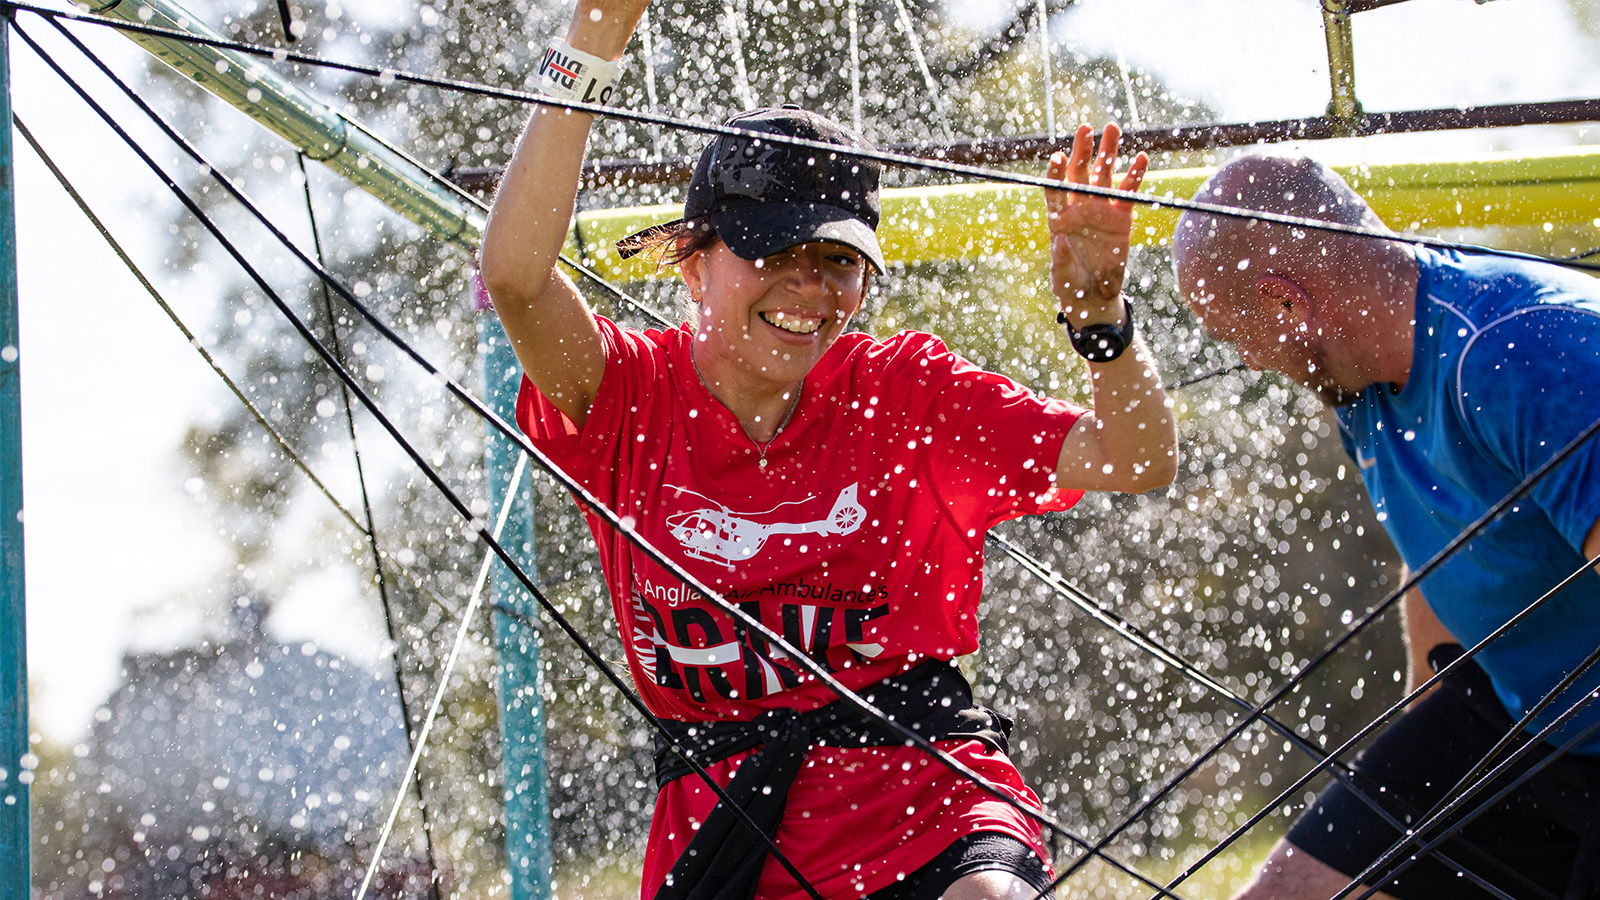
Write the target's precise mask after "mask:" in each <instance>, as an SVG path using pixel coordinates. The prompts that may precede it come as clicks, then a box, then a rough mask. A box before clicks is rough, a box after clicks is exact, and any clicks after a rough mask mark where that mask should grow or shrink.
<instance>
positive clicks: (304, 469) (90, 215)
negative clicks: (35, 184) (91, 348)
mask: <svg viewBox="0 0 1600 900" xmlns="http://www.w3.org/2000/svg"><path fill="white" fill-rule="evenodd" d="M11 120H12V122H14V123H15V124H16V126H17V132H18V133H19V134H21V135H22V137H23V139H24V140H26V141H27V142H28V144H29V146H31V147H32V148H33V151H34V153H36V154H37V155H38V157H39V161H40V162H42V163H44V165H45V168H47V169H49V170H50V174H51V175H53V176H55V179H56V182H57V183H58V184H60V185H61V188H62V190H64V191H66V192H67V196H68V197H69V198H71V199H72V201H73V202H74V203H75V204H76V205H77V207H78V211H79V212H81V213H83V216H84V218H86V219H88V220H89V224H90V225H92V226H94V229H95V231H97V232H99V234H100V237H101V238H102V239H103V240H105V242H106V246H108V247H109V248H111V252H112V253H114V254H116V256H117V258H118V259H120V260H121V261H122V263H123V265H124V266H126V267H127V269H128V274H130V275H132V276H133V278H134V280H135V281H137V282H139V285H140V286H141V287H143V288H144V289H145V292H146V293H147V294H149V295H150V298H151V299H152V300H154V301H155V303H156V306H158V307H160V309H161V311H162V312H163V313H165V314H166V316H167V319H168V320H169V321H171V322H172V325H173V327H175V328H177V329H178V332H179V333H180V334H182V335H183V338H184V340H185V341H186V342H188V344H189V346H191V347H193V348H194V351H195V352H196V353H198V354H199V355H200V358H201V359H202V360H204V361H205V363H206V365H207V366H209V367H210V368H211V371H212V372H213V373H214V374H215V375H216V376H217V378H218V379H219V380H220V381H221V382H222V384H223V386H224V387H226V388H227V389H228V392H229V393H231V394H233V396H234V398H235V399H237V400H238V401H239V404H240V405H241V406H243V407H244V409H245V411H246V412H248V413H249V414H250V417H251V418H253V419H255V421H256V424H257V425H259V426H261V429H262V430H263V431H265V432H266V433H267V436H268V437H269V438H271V439H272V442H273V443H275V444H277V446H278V449H279V450H280V451H282V452H283V454H284V456H285V457H286V458H287V459H288V460H289V462H290V463H292V464H293V465H294V467H295V468H297V469H299V470H300V472H301V474H303V475H305V476H306V480H307V481H310V482H311V484H312V486H313V487H315V488H316V489H317V491H318V493H320V494H322V496H323V497H324V498H325V499H326V500H327V501H328V504H329V505H330V506H332V507H333V509H334V511H335V512H337V513H338V514H339V515H340V517H341V518H343V519H344V520H345V522H346V523H347V524H348V525H349V526H350V527H351V528H353V529H355V531H356V533H357V534H359V535H361V536H362V537H363V538H366V537H368V536H369V532H368V531H367V528H366V526H364V525H362V524H361V522H360V521H358V520H357V519H356V517H355V514H354V513H352V512H351V511H350V510H348V509H346V508H345V506H344V504H343V503H341V502H339V498H337V497H335V496H334V495H333V490H332V489H331V488H329V487H328V486H327V484H325V483H324V482H323V481H322V479H321V478H319V477H318V476H317V473H316V471H315V470H314V469H312V468H311V464H310V463H309V462H307V461H306V459H305V457H303V456H301V455H300V454H299V453H298V452H297V451H296V450H295V449H294V447H292V446H290V444H289V440H288V438H285V437H284V436H283V435H282V434H280V433H279V432H278V430H277V428H276V427H275V426H273V424H272V423H271V422H270V421H268V420H267V416H266V414H265V413H263V412H262V411H261V409H260V408H259V407H257V406H256V405H255V402H254V401H252V400H251V399H250V398H249V397H248V396H246V395H245V392H244V389H243V388H241V387H240V386H239V384H238V382H236V381H234V380H233V377H232V376H230V375H229V374H228V373H227V372H226V371H224V370H223V368H222V366H221V364H219V363H218V362H217V360H216V357H214V356H212V354H211V351H210V350H208V349H206V346H205V344H204V343H202V342H201V340H200V338H199V336H197V335H196V334H195V333H194V332H193V331H191V330H189V326H187V325H185V324H184V323H183V320H182V319H181V318H179V316H178V313H177V310H175V309H173V308H172V305H171V304H170V303H168V302H167V300H166V298H165V297H163V296H162V295H161V292H160V291H159V290H157V289H156V286H155V285H154V284H153V283H152V282H151V281H150V279H149V278H148V277H146V276H145V274H144V272H143V271H141V270H140V269H139V266H138V264H137V263H135V262H134V261H133V258H132V257H131V256H130V255H129V254H128V252H127V250H126V249H124V248H123V246H122V244H121V243H120V242H119V241H118V240H117V239H116V237H115V236H113V235H112V234H111V230H110V229H109V228H108V227H106V224H105V222H104V221H103V220H102V219H101V218H100V217H99V216H98V215H97V214H96V213H95V211H94V210H92V209H90V208H89V204H88V201H86V200H85V199H84V198H83V195H82V194H80V193H78V190H77V188H75V187H73V186H72V183H71V182H70V181H69V180H68V179H67V176H66V174H65V173H63V172H62V171H61V169H60V167H59V166H57V165H56V163H55V160H53V159H51V157H50V155H49V154H48V153H47V152H45V149H44V147H43V146H42V145H41V144H40V143H39V141H38V139H37V138H36V137H34V135H33V132H32V131H30V130H29V129H28V127H27V126H26V125H24V124H23V122H22V120H21V119H20V118H19V117H18V116H17V115H16V114H15V113H13V114H12V117H11ZM391 565H398V567H399V569H400V571H401V572H403V573H405V574H406V575H407V576H408V577H410V579H411V582H412V584H413V585H414V586H415V587H416V588H417V589H418V590H419V591H422V592H423V593H424V594H425V595H426V596H427V598H428V600H429V602H431V603H433V604H434V605H435V606H437V607H439V608H440V609H441V610H443V611H444V612H445V613H447V614H449V615H450V616H451V617H459V616H460V615H461V610H460V609H459V608H458V607H457V606H456V605H455V604H453V603H451V602H449V601H448V600H446V599H445V598H443V597H441V596H439V594H438V592H437V591H435V590H433V589H432V588H430V587H428V585H427V584H426V582H424V581H423V580H422V578H421V576H419V575H417V574H416V573H415V572H412V571H411V570H410V569H409V568H408V567H406V566H405V565H401V564H398V563H391Z"/></svg>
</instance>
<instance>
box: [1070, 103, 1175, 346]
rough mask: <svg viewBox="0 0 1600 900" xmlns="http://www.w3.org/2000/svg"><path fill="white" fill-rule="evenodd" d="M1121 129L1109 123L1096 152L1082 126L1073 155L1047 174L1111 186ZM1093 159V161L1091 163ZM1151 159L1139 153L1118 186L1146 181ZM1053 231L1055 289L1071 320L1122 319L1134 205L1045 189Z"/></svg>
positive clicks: (1083, 322)
mask: <svg viewBox="0 0 1600 900" xmlns="http://www.w3.org/2000/svg"><path fill="white" fill-rule="evenodd" d="M1121 139H1122V130H1121V129H1120V128H1118V127H1117V126H1116V125H1114V124H1107V125H1106V127H1105V131H1104V132H1102V134H1101V138H1100V152H1099V154H1098V155H1096V154H1095V152H1094V132H1093V129H1091V128H1090V127H1089V126H1088V125H1079V126H1078V133H1077V134H1076V135H1075V136H1074V137H1073V140H1072V155H1071V156H1070V157H1068V156H1067V154H1065V153H1062V152H1060V151H1057V152H1056V153H1054V154H1052V155H1051V156H1050V163H1049V166H1048V168H1047V169H1046V175H1047V176H1048V177H1049V178H1052V179H1055V180H1057V181H1065V182H1066V183H1068V184H1083V185H1093V186H1096V187H1103V188H1109V187H1110V186H1111V174H1112V172H1114V171H1116V165H1117V144H1118V143H1119V142H1120V141H1121ZM1091 158H1093V163H1092V165H1091V162H1090V160H1091ZM1149 167H1150V158H1149V157H1148V156H1146V155H1145V154H1144V153H1140V154H1139V155H1138V156H1135V157H1134V158H1133V162H1132V163H1131V164H1130V165H1129V166H1128V171H1127V172H1126V173H1125V174H1124V175H1123V176H1122V181H1121V182H1120V183H1119V184H1118V185H1117V187H1118V188H1119V189H1120V190H1124V191H1136V190H1138V189H1139V185H1140V184H1141V183H1142V182H1143V181H1144V173H1145V170H1146V169H1148V168H1149ZM1045 209H1046V212H1047V214H1048V219H1049V227H1050V286H1051V288H1053V289H1054V290H1055V294H1056V298H1057V299H1058V300H1060V301H1061V310H1062V312H1063V313H1065V314H1066V315H1067V316H1068V321H1069V322H1070V323H1071V324H1072V325H1073V326H1074V327H1078V328H1081V327H1083V326H1084V325H1088V324H1092V323H1096V322H1120V321H1121V320H1122V300H1121V299H1120V298H1121V296H1122V280H1123V276H1124V275H1125V274H1126V271H1127V267H1128V235H1129V232H1130V231H1131V230H1132V228H1133V204H1131V203H1129V202H1128V201H1126V200H1117V199H1112V198H1108V197H1097V196H1093V195H1090V194H1081V193H1074V192H1071V191H1062V190H1047V191H1045Z"/></svg>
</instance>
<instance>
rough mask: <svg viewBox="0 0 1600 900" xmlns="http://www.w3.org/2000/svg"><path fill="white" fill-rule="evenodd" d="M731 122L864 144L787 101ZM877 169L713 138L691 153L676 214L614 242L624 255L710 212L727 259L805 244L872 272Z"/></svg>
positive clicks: (745, 140)
mask: <svg viewBox="0 0 1600 900" xmlns="http://www.w3.org/2000/svg"><path fill="white" fill-rule="evenodd" d="M727 124H728V125H730V126H733V127H735V128H742V129H745V130H747V131H759V132H766V133H770V134H778V135H785V136H788V137H794V138H800V139H802V140H807V141H816V142H818V143H826V144H837V145H840V146H841V147H845V148H855V149H861V150H868V149H871V145H870V144H868V143H867V141H866V139H865V138H863V137H861V136H860V135H858V134H856V133H855V132H853V131H851V130H850V129H848V128H845V127H844V126H842V125H840V124H838V123H837V122H834V121H832V120H831V119H828V118H826V117H824V116H820V115H818V114H816V113H814V112H811V111H809V110H804V109H800V108H799V107H795V106H783V107H777V108H763V109H754V110H750V111H749V112H744V113H740V114H739V115H736V116H734V117H733V118H731V119H729V120H728V121H727ZM878 170H879V166H878V163H877V162H876V161H875V160H871V159H861V158H859V157H856V156H851V155H849V154H848V153H846V152H843V151H828V150H820V149H817V148H814V147H798V146H795V145H793V144H788V143H783V142H780V141H766V140H762V139H761V138H760V137H748V136H745V135H719V136H718V137H717V138H716V140H714V141H712V142H711V144H710V145H709V146H708V147H706V149H705V151H704V152H702V153H701V154H700V161H699V163H698V164H697V165H696V166H695V169H694V177H693V178H691V179H690V180H689V194H688V196H687V197H686V198H685V200H684V204H683V218H681V219H675V220H673V221H671V222H667V223H664V224H661V225H657V226H655V227H653V228H647V229H645V230H644V231H641V232H638V233H637V234H633V235H630V236H629V237H626V238H623V239H622V240H620V241H618V242H617V253H618V254H619V255H621V256H622V258H623V259H627V258H628V257H630V256H633V255H634V254H636V253H638V252H639V251H641V250H642V249H644V247H645V244H646V240H647V239H648V238H649V237H651V236H653V235H656V234H659V233H661V232H662V231H665V230H670V229H675V228H676V227H677V226H679V225H681V224H682V223H683V222H684V221H686V220H692V219H696V218H699V217H701V216H709V217H710V219H711V225H712V227H714V228H715V229H716V230H717V236H718V237H720V238H722V241H723V243H725V244H727V245H728V249H729V250H732V251H733V253H734V255H735V256H738V257H740V258H741V259H748V260H757V259H762V258H763V257H767V256H771V255H772V254H774V253H778V252H780V251H783V250H787V249H789V248H790V247H795V246H798V245H800V244H806V243H810V242H812V241H829V242H831V243H835V244H843V245H844V246H846V247H850V248H853V249H855V250H857V251H859V252H860V253H861V255H862V256H865V257H866V258H867V259H868V261H870V262H871V263H872V265H873V266H874V267H876V268H877V270H878V271H879V272H882V271H883V270H884V265H883V250H882V248H880V247H879V246H878V236H877V234H876V233H875V232H876V229H877V227H878V217H879V210H878Z"/></svg>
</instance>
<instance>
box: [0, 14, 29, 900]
mask: <svg viewBox="0 0 1600 900" xmlns="http://www.w3.org/2000/svg"><path fill="white" fill-rule="evenodd" d="M10 34H11V21H10V17H9V16H8V17H6V18H5V19H4V20H0V896H5V897H27V896H29V895H30V894H31V893H32V889H31V880H32V878H31V866H30V863H31V850H32V845H31V840H30V837H29V822H28V815H29V804H28V773H29V769H30V767H28V766H27V764H26V760H27V759H28V758H29V750H28V645H27V628H26V625H25V622H26V615H25V614H26V603H25V602H24V598H25V594H24V591H23V584H24V582H23V578H22V359H21V355H20V353H19V351H18V347H19V346H20V343H19V341H18V332H19V330H20V329H19V327H18V324H17V227H16V226H17V218H16V184H17V182H16V168H15V163H16V159H15V156H14V154H13V153H12V141H11V51H10V46H9V43H10Z"/></svg>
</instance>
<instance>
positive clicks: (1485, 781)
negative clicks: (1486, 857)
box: [1329, 650, 1600, 900]
mask: <svg viewBox="0 0 1600 900" xmlns="http://www.w3.org/2000/svg"><path fill="white" fill-rule="evenodd" d="M1595 658H1600V650H1597V651H1596V656H1595V657H1592V658H1591V662H1592V661H1593V659H1595ZM1597 699H1600V688H1595V689H1594V690H1592V691H1590V692H1589V693H1587V694H1585V695H1584V696H1582V697H1580V698H1578V700H1577V702H1575V703H1573V704H1572V706H1570V707H1568V708H1567V709H1566V710H1565V711H1563V712H1562V713H1561V715H1559V716H1557V717H1556V718H1555V719H1554V720H1552V721H1551V722H1550V724H1549V725H1546V726H1545V727H1544V728H1541V729H1540V730H1539V733H1538V734H1536V735H1534V736H1533V739H1532V740H1530V741H1529V742H1528V743H1527V745H1526V746H1523V747H1521V748H1519V749H1518V750H1517V752H1516V753H1514V754H1512V755H1511V756H1509V757H1507V758H1506V760H1505V761H1504V762H1502V763H1501V764H1500V765H1498V766H1496V767H1495V768H1494V769H1493V770H1491V771H1490V772H1488V773H1487V774H1485V775H1484V776H1483V778H1482V779H1480V780H1479V781H1478V783H1477V784H1474V785H1473V786H1472V787H1471V788H1470V789H1468V790H1467V791H1464V792H1463V793H1462V795H1461V796H1460V797H1458V798H1457V799H1456V800H1455V801H1453V802H1451V803H1449V804H1447V805H1445V806H1444V807H1442V808H1441V809H1440V810H1439V811H1438V812H1437V813H1436V814H1434V815H1433V816H1430V817H1429V818H1428V819H1426V820H1425V821H1423V822H1421V823H1419V824H1418V825H1417V826H1416V829H1415V832H1414V834H1415V835H1421V834H1424V833H1426V832H1427V831H1428V830H1429V829H1431V828H1433V826H1435V825H1437V824H1438V823H1439V822H1441V821H1442V820H1444V819H1445V818H1447V817H1449V816H1451V815H1453V814H1454V813H1455V812H1456V811H1457V810H1458V809H1460V808H1461V807H1462V806H1464V805H1466V803H1467V802H1468V801H1469V800H1471V799H1472V798H1473V797H1475V796H1477V795H1478V794H1479V793H1481V792H1482V791H1484V790H1485V789H1487V788H1488V786H1489V784H1490V783H1492V782H1493V781H1494V780H1495V779H1496V778H1499V777H1500V776H1502V775H1504V774H1505V773H1506V770H1508V769H1509V768H1510V767H1511V766H1513V765H1515V764H1517V763H1518V762H1520V761H1521V760H1522V757H1523V756H1525V755H1526V754H1527V753H1529V752H1531V751H1532V750H1534V749H1537V748H1538V747H1540V746H1541V745H1542V744H1543V743H1544V742H1545V741H1546V740H1548V739H1549V737H1550V736H1551V735H1552V734H1554V733H1555V732H1556V731H1557V730H1558V729H1560V728H1561V727H1562V726H1564V725H1565V724H1566V723H1568V722H1570V721H1572V719H1573V717H1575V716H1576V715H1577V714H1578V713H1580V712H1582V711H1583V710H1584V708H1585V707H1587V706H1589V705H1590V704H1591V703H1593V702H1595V701H1596V700H1597ZM1597 733H1600V722H1594V723H1592V724H1590V725H1588V726H1586V727H1585V728H1583V729H1582V730H1580V731H1579V732H1578V733H1577V734H1575V735H1573V736H1572V737H1571V738H1570V739H1569V740H1567V741H1566V742H1565V743H1563V744H1562V745H1561V746H1560V747H1557V748H1556V749H1555V751H1554V752H1552V753H1550V754H1549V755H1547V756H1546V757H1545V758H1544V759H1541V760H1539V761H1538V762H1537V763H1535V764H1534V765H1532V766H1530V767H1529V768H1528V770H1527V771H1526V772H1523V773H1521V774H1520V775H1518V776H1517V777H1516V778H1513V779H1512V780H1511V782H1510V783H1508V784H1507V785H1506V786H1505V787H1503V788H1501V789H1500V790H1499V791H1496V792H1495V793H1494V795H1493V796H1491V797H1489V799H1487V800H1485V801H1484V802H1482V803H1480V804H1478V806H1477V807H1476V808H1475V809H1473V810H1472V812H1470V813H1468V814H1467V815H1466V816H1464V817H1463V818H1462V820H1461V821H1459V822H1456V823H1454V824H1452V825H1451V827H1450V828H1447V829H1445V830H1444V831H1442V832H1440V833H1439V834H1438V835H1436V836H1434V837H1433V838H1431V839H1429V840H1428V841H1427V842H1425V843H1424V844H1423V846H1422V847H1421V848H1419V852H1418V853H1416V854H1414V855H1413V856H1412V858H1411V859H1408V860H1406V861H1405V862H1403V863H1401V864H1400V865H1398V866H1396V867H1395V870H1394V871H1393V872H1391V873H1389V874H1388V875H1387V876H1385V878H1384V880H1383V882H1381V883H1380V884H1379V885H1374V886H1372V887H1368V888H1367V889H1366V890H1365V891H1363V892H1362V894H1361V896H1360V897H1359V898H1357V900H1366V898H1368V897H1371V896H1372V895H1373V894H1374V893H1377V891H1378V890H1379V889H1380V887H1381V885H1382V884H1387V883H1389V882H1390V881H1393V880H1394V879H1395V878H1397V877H1399V875H1400V873H1401V872H1404V871H1405V870H1406V869H1408V868H1410V867H1411V864H1412V863H1414V862H1415V861H1416V858H1417V857H1419V856H1421V855H1422V853H1424V852H1426V851H1428V850H1431V849H1433V848H1434V847H1437V846H1438V845H1439V844H1442V843H1443V842H1445V841H1447V840H1449V839H1450V838H1451V837H1452V836H1454V835H1455V833H1456V832H1458V831H1459V830H1460V829H1461V828H1463V827H1465V826H1466V825H1467V823H1469V822H1471V821H1473V820H1474V819H1476V818H1477V817H1478V816H1480V815H1482V814H1483V813H1485V812H1488V811H1489V810H1491V809H1493V808H1494V807H1495V806H1496V805H1498V804H1499V803H1500V802H1501V801H1502V800H1504V799H1505V798H1507V797H1509V796H1511V794H1512V792H1513V791H1516V790H1518V789H1519V788H1521V787H1522V786H1523V785H1524V784H1526V783H1528V781H1530V780H1532V778H1533V777H1534V776H1535V775H1537V774H1539V773H1540V772H1542V771H1544V769H1545V768H1546V767H1548V766H1550V765H1551V764H1552V763H1554V762H1555V761H1556V760H1558V759H1561V758H1562V757H1564V756H1565V755H1566V754H1568V753H1571V752H1572V750H1573V749H1574V748H1575V747H1577V746H1578V745H1579V744H1581V743H1583V742H1584V741H1587V740H1588V739H1589V738H1591V737H1593V736H1594V735H1595V734H1597ZM1416 840H1417V838H1416V837H1415V836H1413V837H1405V838H1401V839H1400V841H1398V842H1397V843H1396V844H1395V846H1393V847H1390V848H1389V850H1388V852H1386V853H1384V854H1383V855H1382V856H1380V857H1378V859H1377V860H1376V861H1375V862H1373V863H1372V864H1371V865H1370V866H1368V867H1367V868H1366V870H1365V871H1363V872H1362V873H1361V874H1360V875H1357V876H1356V877H1355V878H1354V879H1352V880H1351V882H1350V884H1349V885H1347V886H1346V887H1345V888H1344V889H1343V890H1341V891H1340V892H1339V893H1337V894H1334V895H1333V897H1331V898H1329V900H1342V898H1344V897H1348V896H1349V895H1350V893H1351V892H1352V891H1354V890H1356V889H1357V888H1359V887H1360V886H1361V885H1362V883H1363V882H1364V881H1365V880H1366V879H1367V878H1369V877H1370V876H1371V875H1372V874H1373V873H1374V872H1376V871H1377V870H1379V869H1382V868H1383V867H1385V866H1387V865H1390V864H1391V863H1393V862H1394V861H1395V860H1396V859H1398V858H1399V856H1400V854H1402V853H1405V852H1407V850H1408V848H1409V847H1410V846H1411V844H1412V843H1413V842H1414V841H1416Z"/></svg>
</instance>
